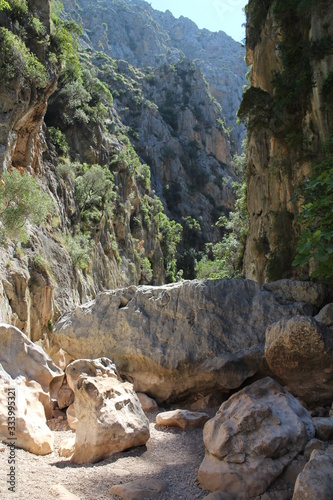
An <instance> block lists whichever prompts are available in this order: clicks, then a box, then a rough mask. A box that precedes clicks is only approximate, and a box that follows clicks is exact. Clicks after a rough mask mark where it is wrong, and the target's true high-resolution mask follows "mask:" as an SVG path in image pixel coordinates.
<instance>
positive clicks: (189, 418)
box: [156, 410, 209, 430]
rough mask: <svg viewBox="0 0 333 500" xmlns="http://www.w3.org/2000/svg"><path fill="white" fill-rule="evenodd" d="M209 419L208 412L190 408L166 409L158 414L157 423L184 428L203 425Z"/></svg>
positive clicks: (194, 427) (195, 427)
mask: <svg viewBox="0 0 333 500" xmlns="http://www.w3.org/2000/svg"><path fill="white" fill-rule="evenodd" d="M207 420H209V415H207V413H202V412H194V411H188V410H174V411H166V412H164V413H159V414H158V415H156V424H157V425H165V426H166V427H180V428H181V429H183V430H185V429H197V428H198V427H203V426H204V424H205V423H206V422H207Z"/></svg>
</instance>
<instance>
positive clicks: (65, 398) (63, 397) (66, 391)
mask: <svg viewBox="0 0 333 500" xmlns="http://www.w3.org/2000/svg"><path fill="white" fill-rule="evenodd" d="M57 402H58V406H59V408H60V410H62V409H64V408H68V407H69V406H70V405H71V404H72V403H74V392H73V391H72V389H71V388H70V387H69V385H68V384H67V383H66V384H63V385H62V386H61V387H60V389H59V391H58V394H57Z"/></svg>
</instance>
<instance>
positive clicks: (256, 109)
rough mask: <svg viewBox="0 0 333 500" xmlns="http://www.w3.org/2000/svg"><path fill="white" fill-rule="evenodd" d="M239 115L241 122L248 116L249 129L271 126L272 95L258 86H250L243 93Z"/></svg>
mask: <svg viewBox="0 0 333 500" xmlns="http://www.w3.org/2000/svg"><path fill="white" fill-rule="evenodd" d="M237 116H238V120H239V121H241V122H243V121H245V120H246V119H247V118H248V123H247V128H248V130H253V129H255V128H258V127H269V124H270V119H271V116H272V99H271V96H270V95H269V94H268V92H265V91H264V90H262V89H260V88H258V87H250V88H248V89H247V90H246V91H245V92H244V94H243V99H242V102H241V104H240V107H239V110H238V112H237Z"/></svg>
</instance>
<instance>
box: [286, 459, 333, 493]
mask: <svg viewBox="0 0 333 500" xmlns="http://www.w3.org/2000/svg"><path fill="white" fill-rule="evenodd" d="M329 498H333V453H332V452H331V453H328V452H326V453H325V452H324V451H319V450H314V451H313V452H312V454H311V458H310V461H309V462H308V463H307V464H306V466H305V467H304V469H303V471H302V472H301V473H300V475H299V476H298V478H297V481H296V485H295V490H294V495H293V500H305V499H316V500H328V499H329Z"/></svg>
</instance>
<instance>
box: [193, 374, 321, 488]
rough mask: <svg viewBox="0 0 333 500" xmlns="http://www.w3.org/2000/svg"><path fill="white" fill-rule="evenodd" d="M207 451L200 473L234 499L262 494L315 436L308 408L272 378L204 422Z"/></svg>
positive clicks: (204, 481) (204, 480)
mask: <svg viewBox="0 0 333 500" xmlns="http://www.w3.org/2000/svg"><path fill="white" fill-rule="evenodd" d="M203 435H204V442H205V445H206V455H205V458H204V461H203V462H202V464H201V466H200V469H199V474H198V478H199V481H200V483H201V484H202V485H203V486H204V487H205V488H207V489H209V490H211V491H218V490H221V491H224V492H225V493H228V494H230V495H233V496H235V497H236V498H250V497H255V496H257V495H261V494H263V493H264V492H265V491H266V490H267V488H268V486H269V485H270V484H271V483H272V482H273V481H274V480H275V479H276V478H277V477H278V476H279V475H280V474H281V473H282V471H283V470H284V469H285V467H286V466H287V465H289V464H290V463H291V462H292V460H293V459H294V458H295V457H296V456H297V455H298V453H300V452H301V451H303V449H304V447H305V445H306V443H307V441H308V440H309V439H311V438H313V436H314V426H313V423H312V419H311V417H310V415H309V413H308V412H307V411H306V410H305V409H304V408H303V406H302V405H301V404H300V403H299V401H298V400H297V399H295V398H294V397H293V396H292V395H291V394H289V393H288V392H287V391H285V390H284V389H283V387H281V386H280V385H279V384H278V383H277V382H275V381H274V380H272V379H271V378H265V379H263V380H259V381H257V382H254V383H253V384H252V385H250V386H249V387H246V388H245V389H242V390H241V391H239V392H238V393H237V394H234V395H233V396H231V397H230V398H229V399H228V401H226V402H225V403H223V404H222V406H221V408H220V409H219V411H218V412H217V414H216V416H215V417H214V418H213V419H211V420H209V421H208V422H207V423H206V425H205V427H204V433H203Z"/></svg>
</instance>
